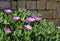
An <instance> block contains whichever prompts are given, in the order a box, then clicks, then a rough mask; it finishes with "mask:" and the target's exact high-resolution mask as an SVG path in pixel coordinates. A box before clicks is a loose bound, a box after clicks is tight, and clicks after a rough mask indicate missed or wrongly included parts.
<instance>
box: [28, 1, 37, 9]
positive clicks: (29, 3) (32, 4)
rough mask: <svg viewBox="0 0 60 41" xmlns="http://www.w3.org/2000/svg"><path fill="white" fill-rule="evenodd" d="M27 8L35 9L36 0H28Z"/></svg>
mask: <svg viewBox="0 0 60 41" xmlns="http://www.w3.org/2000/svg"><path fill="white" fill-rule="evenodd" d="M27 9H36V1H28V2H27Z"/></svg>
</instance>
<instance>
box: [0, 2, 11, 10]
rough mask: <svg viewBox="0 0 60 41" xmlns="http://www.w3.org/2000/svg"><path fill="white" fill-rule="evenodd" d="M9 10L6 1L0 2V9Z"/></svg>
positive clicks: (8, 4)
mask: <svg viewBox="0 0 60 41" xmlns="http://www.w3.org/2000/svg"><path fill="white" fill-rule="evenodd" d="M5 8H10V3H9V2H7V1H0V9H5Z"/></svg>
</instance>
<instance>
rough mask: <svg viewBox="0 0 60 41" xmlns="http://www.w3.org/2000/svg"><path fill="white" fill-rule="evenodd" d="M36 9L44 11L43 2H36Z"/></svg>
mask: <svg viewBox="0 0 60 41" xmlns="http://www.w3.org/2000/svg"><path fill="white" fill-rule="evenodd" d="M37 9H38V10H45V2H44V1H37Z"/></svg>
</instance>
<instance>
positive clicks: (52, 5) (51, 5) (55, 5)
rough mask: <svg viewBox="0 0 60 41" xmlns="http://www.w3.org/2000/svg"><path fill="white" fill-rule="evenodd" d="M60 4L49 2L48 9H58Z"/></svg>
mask: <svg viewBox="0 0 60 41" xmlns="http://www.w3.org/2000/svg"><path fill="white" fill-rule="evenodd" d="M57 6H58V3H57V2H47V4H46V9H50V10H51V9H57Z"/></svg>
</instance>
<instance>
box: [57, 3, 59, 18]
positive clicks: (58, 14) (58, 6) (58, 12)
mask: <svg viewBox="0 0 60 41" xmlns="http://www.w3.org/2000/svg"><path fill="white" fill-rule="evenodd" d="M57 11H58V15H59V18H60V2H59V4H58V9H57Z"/></svg>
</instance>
